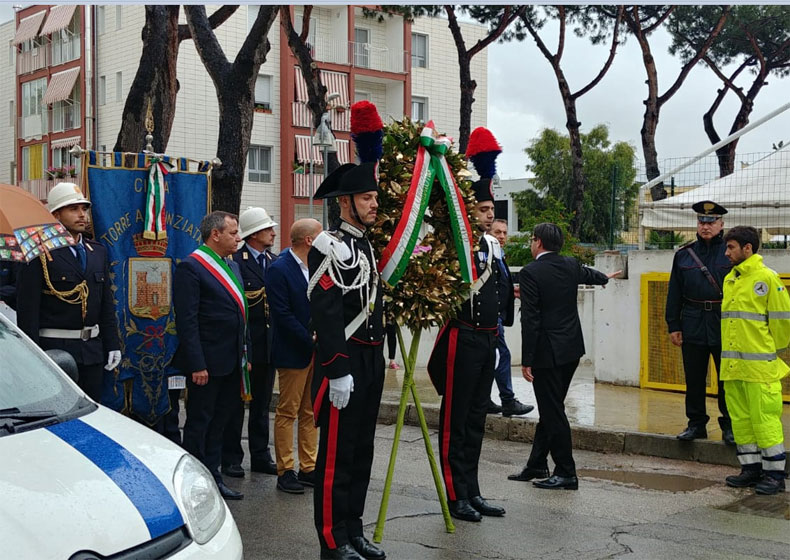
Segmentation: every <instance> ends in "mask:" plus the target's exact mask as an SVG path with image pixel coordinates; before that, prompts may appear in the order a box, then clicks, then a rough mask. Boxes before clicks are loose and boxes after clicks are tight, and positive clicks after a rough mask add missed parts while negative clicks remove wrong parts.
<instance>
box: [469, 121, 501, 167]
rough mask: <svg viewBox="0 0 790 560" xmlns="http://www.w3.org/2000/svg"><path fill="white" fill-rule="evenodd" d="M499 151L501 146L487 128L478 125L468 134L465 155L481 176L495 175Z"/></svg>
mask: <svg viewBox="0 0 790 560" xmlns="http://www.w3.org/2000/svg"><path fill="white" fill-rule="evenodd" d="M501 153H502V146H500V145H499V142H497V140H496V138H494V135H493V134H491V131H490V130H488V129H487V128H484V127H482V126H479V127H477V128H476V129H474V130H473V131H472V134H470V135H469V144H467V146H466V157H467V158H469V159H470V160H471V161H472V164H473V165H474V166H475V171H477V174H478V175H480V177H481V178H486V179H490V178H491V177H493V176H494V175H496V158H497V156H498V155H499V154H501Z"/></svg>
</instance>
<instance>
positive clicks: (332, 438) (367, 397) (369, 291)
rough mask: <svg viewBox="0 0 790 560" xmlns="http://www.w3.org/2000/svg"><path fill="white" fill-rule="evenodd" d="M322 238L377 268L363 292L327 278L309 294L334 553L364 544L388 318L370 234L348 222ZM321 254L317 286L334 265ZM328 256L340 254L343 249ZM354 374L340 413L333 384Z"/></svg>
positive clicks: (319, 477) (320, 512) (321, 505)
mask: <svg viewBox="0 0 790 560" xmlns="http://www.w3.org/2000/svg"><path fill="white" fill-rule="evenodd" d="M321 236H325V237H324V240H327V238H328V237H329V236H332V238H333V243H338V244H342V245H343V246H344V247H346V248H347V249H348V252H345V251H343V253H344V255H345V256H346V258H344V259H342V262H343V263H345V265H346V266H348V265H350V264H351V263H352V262H355V261H358V260H359V259H360V254H361V255H363V256H364V260H366V261H367V263H368V265H369V267H370V268H369V276H368V278H367V282H366V283H365V285H364V286H360V287H359V288H357V289H352V290H348V291H345V290H343V289H342V288H341V287H340V286H338V285H337V284H336V283H335V282H334V280H333V279H332V277H331V275H330V274H329V272H328V271H327V272H324V273H323V274H322V275H321V276H320V277H318V278H317V279H316V280H317V283H315V286H314V287H313V289H312V291H311V293H310V314H311V317H312V323H313V327H314V328H315V333H316V357H315V375H314V377H313V387H312V394H313V413H314V415H315V419H316V425H317V426H319V427H320V428H321V430H320V435H319V441H318V458H317V463H316V469H315V473H316V485H315V496H314V502H315V525H316V529H317V530H318V535H319V540H320V541H321V544H322V546H324V547H325V548H328V549H335V548H338V547H340V546H342V545H344V544H346V543H348V542H349V539H350V538H353V537H361V536H362V514H363V511H364V508H365V496H366V494H367V490H368V483H369V481H370V469H371V465H372V463H373V440H374V437H375V432H376V418H377V417H378V410H379V403H380V402H381V391H382V389H383V387H384V351H383V341H384V316H383V306H382V289H381V280H380V278H379V275H378V272H377V271H376V268H375V267H376V261H375V260H374V258H373V249H372V247H371V245H370V241H368V238H367V236H366V235H365V233H364V232H363V231H361V230H359V229H358V228H356V227H354V226H353V225H351V224H349V223H347V222H345V221H341V222H340V226H339V228H337V229H334V230H330V231H328V232H324V233H322V234H321ZM317 247H325V245H324V244H323V243H322V242H321V241H319V240H318V239H316V241H315V242H314V243H313V247H312V248H311V249H310V253H309V254H308V256H307V260H308V266H309V268H310V278H311V284H313V283H314V282H313V278H314V277H315V274H316V272H317V271H319V267H321V265H322V263H324V261H325V259H327V258H332V257H331V256H327V254H326V252H322V250H319V248H317ZM324 251H327V249H324ZM328 251H329V252H332V251H336V252H338V253H339V251H338V249H337V247H335V248H330V249H328ZM359 272H360V267H359V266H355V267H350V268H348V269H346V270H342V271H338V270H337V269H335V272H334V274H335V278H336V279H337V280H338V281H339V282H341V283H342V284H344V285H346V286H349V285H351V284H352V282H353V281H354V279H355V278H356V277H357V275H358V274H359ZM338 273H339V276H340V277H339V278H338V276H337V274H338ZM374 292H375V297H373V296H374ZM366 307H367V309H366ZM363 312H366V313H367V317H366V318H365V320H364V321H363V322H362V324H361V325H360V326H359V327H358V328H357V329H356V330H355V331H354V333H353V334H351V336H350V337H349V338H348V339H346V334H345V328H346V326H347V325H349V324H351V323H352V321H354V319H355V318H356V317H358V316H359V315H360V313H363ZM348 374H351V375H352V377H353V379H354V390H353V392H352V393H351V399H350V400H349V402H348V406H346V407H345V408H343V409H342V410H338V409H337V408H336V407H334V406H332V403H331V402H330V401H329V398H328V395H329V380H330V379H337V378H340V377H343V376H345V375H348Z"/></svg>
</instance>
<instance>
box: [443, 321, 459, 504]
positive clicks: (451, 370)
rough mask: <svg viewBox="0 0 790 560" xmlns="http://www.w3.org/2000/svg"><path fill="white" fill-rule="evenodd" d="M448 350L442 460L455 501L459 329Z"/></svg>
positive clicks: (446, 484)
mask: <svg viewBox="0 0 790 560" xmlns="http://www.w3.org/2000/svg"><path fill="white" fill-rule="evenodd" d="M448 344H449V346H448V348H447V380H446V381H445V386H444V431H443V433H442V458H443V459H444V485H445V486H446V487H447V497H448V498H450V500H453V501H455V486H454V485H453V471H452V469H451V468H450V415H451V411H452V403H453V375H454V374H455V353H456V351H457V346H458V329H456V328H452V327H451V328H450V341H449V343H448Z"/></svg>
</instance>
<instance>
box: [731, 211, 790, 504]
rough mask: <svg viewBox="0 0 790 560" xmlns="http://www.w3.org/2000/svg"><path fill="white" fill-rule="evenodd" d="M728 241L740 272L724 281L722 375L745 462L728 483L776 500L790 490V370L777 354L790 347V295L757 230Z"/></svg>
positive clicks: (737, 231)
mask: <svg viewBox="0 0 790 560" xmlns="http://www.w3.org/2000/svg"><path fill="white" fill-rule="evenodd" d="M724 241H725V243H726V244H727V251H726V255H727V257H728V258H729V259H730V262H732V264H733V269H732V271H730V273H729V274H728V275H727V276H726V277H725V278H724V301H723V302H722V305H721V346H722V352H721V372H720V376H721V379H722V380H723V381H724V387H725V394H726V397H727V409H728V410H729V411H730V417H731V418H732V430H733V432H734V434H735V443H736V445H737V446H738V447H737V452H738V461H739V463H740V464H741V473H740V474H738V475H734V476H728V477H727V478H726V482H727V485H728V486H733V487H735V488H743V487H747V486H754V487H755V491H756V492H757V493H758V494H776V493H778V492H783V491H784V489H785V481H784V468H785V449H784V436H783V433H782V420H781V417H782V386H781V383H780V380H781V379H782V378H783V377H785V376H786V375H787V374H788V372H790V367H788V366H787V364H785V363H784V361H782V359H781V358H779V357H778V356H777V352H778V351H780V350H782V349H784V348H787V347H788V345H790V297H789V296H788V294H787V290H786V289H785V287H784V284H783V283H782V281H781V280H780V279H779V275H778V274H777V273H776V272H774V271H773V270H771V269H770V268H768V267H767V266H765V265H764V264H763V258H762V256H761V255H758V254H757V250H758V249H759V247H760V236H759V234H758V233H757V230H756V229H754V228H753V227H749V226H736V227H734V228H732V229H731V230H730V231H728V232H727V235H725V236H724Z"/></svg>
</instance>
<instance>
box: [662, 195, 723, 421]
mask: <svg viewBox="0 0 790 560" xmlns="http://www.w3.org/2000/svg"><path fill="white" fill-rule="evenodd" d="M695 206H696V205H695ZM717 206H718V205H717ZM725 212H726V211H725ZM689 249H691V250H693V251H694V252H695V253H696V255H697V257H699V259H700V261H701V262H702V264H703V265H704V266H705V267H707V269H708V271H709V272H710V274H711V276H712V277H713V278H714V279H715V281H716V283H717V284H718V286H719V288H721V287H722V286H723V285H724V277H725V276H726V275H727V273H728V272H729V271H730V269H731V268H732V264H731V263H730V261H729V259H728V258H727V257H726V256H725V255H724V251H725V250H726V244H725V243H724V232H723V231H722V232H719V234H718V235H717V236H716V237H714V238H713V239H711V240H710V243H706V242H705V241H704V240H703V239H701V238H699V236H697V240H696V241H695V242H693V243H690V244H688V245H685V246H684V247H681V248H680V250H678V252H677V253H676V254H675V259H674V261H673V262H672V273H671V275H670V278H669V291H668V293H667V304H666V312H665V318H666V322H667V327H668V330H669V332H670V333H671V332H677V331H681V332H682V333H683V346H682V353H683V369H684V371H685V375H686V416H687V417H688V425H689V428H693V429H698V430H700V431H704V430H705V426H706V424H707V423H708V420H709V417H708V415H707V413H706V410H705V393H706V388H707V385H706V382H705V379H706V377H707V374H708V361H709V358H710V357H711V356H712V357H713V361H714V363H715V365H716V371H717V372H718V371H719V367H720V365H721V299H722V292H721V290H720V289H717V288H715V287H714V286H713V284H712V283H711V282H710V280H709V279H708V278H707V276H706V275H705V273H704V272H703V271H702V269H701V267H700V266H699V264H698V263H697V262H696V261H695V259H694V258H693V257H692V255H691V253H690V252H689ZM718 401H719V412H720V413H721V417H720V418H719V425H720V427H721V429H722V431H728V430H732V426H731V423H730V416H729V414H728V413H727V404H726V402H725V400H724V385H723V383H722V382H721V381H719V394H718Z"/></svg>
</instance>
